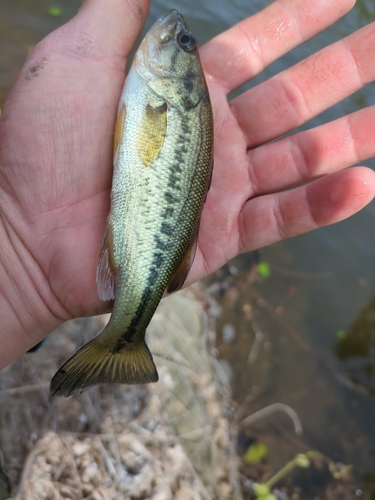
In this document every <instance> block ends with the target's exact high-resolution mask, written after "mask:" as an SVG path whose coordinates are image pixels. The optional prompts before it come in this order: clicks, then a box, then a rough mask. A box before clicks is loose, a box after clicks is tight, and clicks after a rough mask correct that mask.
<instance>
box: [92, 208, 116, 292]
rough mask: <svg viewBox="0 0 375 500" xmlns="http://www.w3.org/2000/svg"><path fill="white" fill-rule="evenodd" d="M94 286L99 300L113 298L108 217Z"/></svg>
mask: <svg viewBox="0 0 375 500" xmlns="http://www.w3.org/2000/svg"><path fill="white" fill-rule="evenodd" d="M96 285H97V289H98V295H99V297H100V298H101V300H112V299H114V298H115V285H116V266H115V263H114V259H113V231H112V223H111V219H110V218H109V217H108V219H107V226H106V229H105V233H104V238H103V241H102V247H101V249H100V255H99V262H98V267H97V270H96Z"/></svg>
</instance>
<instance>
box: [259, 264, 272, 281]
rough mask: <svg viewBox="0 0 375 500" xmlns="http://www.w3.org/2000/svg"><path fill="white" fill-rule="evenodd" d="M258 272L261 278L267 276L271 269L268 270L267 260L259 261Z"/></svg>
mask: <svg viewBox="0 0 375 500" xmlns="http://www.w3.org/2000/svg"><path fill="white" fill-rule="evenodd" d="M257 269H258V273H259V274H260V275H261V276H263V278H269V276H270V274H271V271H270V266H269V265H268V264H267V262H259V264H258V265H257Z"/></svg>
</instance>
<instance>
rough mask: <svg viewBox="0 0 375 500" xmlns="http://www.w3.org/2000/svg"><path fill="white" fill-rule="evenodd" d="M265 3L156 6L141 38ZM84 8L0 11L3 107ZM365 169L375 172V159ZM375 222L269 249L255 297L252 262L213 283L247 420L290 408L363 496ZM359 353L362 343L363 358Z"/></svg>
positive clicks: (307, 49)
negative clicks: (38, 55) (177, 20)
mask: <svg viewBox="0 0 375 500" xmlns="http://www.w3.org/2000/svg"><path fill="white" fill-rule="evenodd" d="M269 3H271V2H269V1H261V0H253V1H251V2H249V1H248V0H216V1H215V2H202V1H192V0H191V1H190V2H185V1H182V0H180V1H177V0H176V1H172V0H156V1H154V2H153V4H152V7H151V13H150V17H149V20H148V21H147V24H146V27H145V30H147V29H148V28H149V27H150V25H151V24H152V23H153V22H154V21H155V19H156V18H157V17H159V15H161V14H163V13H164V12H165V11H166V10H168V9H170V8H177V9H178V10H179V11H180V12H181V13H182V14H183V15H184V16H185V17H186V19H187V21H188V24H189V27H190V28H191V30H192V31H193V32H194V33H195V34H196V35H197V38H198V40H199V42H200V44H201V45H202V44H203V43H204V42H206V41H207V40H209V39H210V38H212V37H213V36H215V35H216V34H218V33H220V32H221V31H223V30H224V29H226V28H228V27H229V26H232V25H233V24H235V23H236V22H238V21H240V20H242V19H244V18H245V17H247V16H249V15H251V14H253V13H255V12H257V11H259V10H260V9H261V8H263V7H264V6H266V5H268V4H269ZM79 4H80V2H78V1H77V0H64V1H63V0H60V1H57V0H56V1H53V2H52V1H50V0H12V1H10V0H0V107H1V106H2V104H3V102H4V99H5V97H6V95H7V92H8V90H9V88H10V86H11V85H12V83H13V82H14V80H15V77H16V75H17V73H18V71H19V69H20V67H21V65H22V64H23V62H24V60H25V58H26V57H27V54H28V53H29V51H30V50H31V48H32V47H33V46H34V45H35V44H36V43H37V42H38V41H39V40H40V39H41V38H43V37H44V36H45V35H47V34H48V33H49V32H51V31H52V30H54V29H55V28H57V27H58V26H59V25H61V24H63V23H64V22H66V21H67V20H69V19H70V18H71V17H72V16H73V15H74V14H75V12H76V11H77V8H78V6H79ZM51 6H56V7H59V8H60V9H61V15H59V16H52V15H51V14H49V12H48V9H49V8H50V7H51ZM372 20H375V4H374V3H373V1H372V0H360V1H358V2H357V5H356V7H355V9H354V10H353V11H352V12H351V13H349V14H348V15H346V16H345V17H344V18H343V19H342V20H340V21H339V22H337V23H335V25H333V26H332V27H331V28H329V29H328V30H326V31H324V32H323V33H321V34H320V35H318V36H316V37H314V38H313V39H312V40H310V41H308V42H306V43H305V44H303V45H302V46H301V47H298V48H296V49H294V50H292V51H291V52H290V53H289V54H287V55H286V56H285V57H283V58H281V59H280V60H278V61H276V62H275V63H273V64H272V65H271V66H270V67H268V68H266V69H265V71H264V72H262V74H260V75H259V76H258V77H256V78H255V79H254V80H253V81H252V82H250V83H249V84H248V85H247V86H246V88H248V87H251V86H254V85H257V84H259V83H260V82H261V81H264V80H266V79H268V78H269V77H270V76H272V75H274V74H276V73H278V72H279V71H282V70H284V69H285V68H287V67H290V66H292V65H293V64H295V63H297V62H298V61H300V60H302V59H303V58H305V57H307V56H308V55H310V54H312V53H314V52H316V51H317V50H319V49H321V48H323V47H324V46H326V45H328V44H330V43H333V42H335V41H337V40H339V39H341V38H342V37H344V36H346V35H347V34H349V33H351V32H353V31H355V30H356V29H358V28H360V27H362V26H364V25H365V24H367V23H368V22H370V21H372ZM374 102H375V86H374V84H370V85H369V86H367V87H366V88H365V89H363V90H362V91H360V92H357V93H355V94H354V95H352V96H351V97H349V98H347V99H345V100H344V101H343V102H341V103H340V104H337V105H335V106H334V107H333V108H331V109H330V110H328V111H326V112H324V113H322V114H321V115H319V116H317V117H316V118H314V119H312V120H311V121H310V122H309V123H308V124H306V125H305V126H304V127H303V128H308V127H311V126H317V125H320V124H322V123H325V122H327V121H330V120H333V119H336V118H339V117H341V116H343V115H344V114H347V113H350V112H353V111H355V110H357V109H358V108H360V107H363V106H366V105H370V104H372V103H374ZM365 164H366V165H368V166H370V167H371V168H375V162H374V160H373V159H372V160H370V161H367V162H365ZM374 219H375V203H371V204H370V205H369V206H368V207H367V208H366V209H364V210H363V211H361V212H360V213H359V214H357V215H355V216H354V217H352V218H350V219H349V220H347V221H344V222H342V223H340V224H336V225H335V226H330V227H328V228H322V229H320V230H318V231H315V232H313V233H310V234H307V235H303V236H300V237H297V238H293V239H290V240H288V241H285V242H281V243H278V244H276V245H273V246H271V247H269V248H266V249H263V250H261V252H260V257H259V256H257V258H260V259H261V260H262V261H266V262H267V263H268V264H269V266H270V271H271V275H270V277H269V278H267V279H259V280H258V281H256V282H255V283H254V279H253V278H251V279H250V282H251V286H249V282H246V278H247V277H248V276H249V273H250V269H251V266H252V264H253V257H254V256H251V255H250V256H249V255H246V256H240V257H238V258H237V259H235V260H234V261H233V262H232V265H233V266H234V268H235V269H237V270H238V273H237V275H234V274H233V272H232V274H231V273H230V272H229V270H228V268H227V267H226V268H225V269H224V270H222V271H221V273H218V274H217V275H216V276H214V277H212V278H210V279H209V280H208V283H213V282H216V281H218V279H220V280H222V282H223V283H226V284H227V285H226V286H227V288H226V289H225V290H224V289H221V291H220V292H218V293H217V294H216V295H217V297H218V298H219V299H220V300H221V302H222V304H223V306H224V312H223V315H222V318H221V320H220V321H221V325H219V332H221V331H222V330H223V327H224V331H226V332H229V331H230V332H231V335H230V336H228V335H227V336H226V337H225V339H221V338H219V342H218V349H219V358H225V359H227V360H228V361H229V363H230V365H229V368H228V367H227V370H230V371H231V373H232V385H233V393H234V398H235V400H236V401H237V402H238V404H241V403H242V402H244V401H247V403H245V406H244V411H245V412H246V414H249V413H251V412H253V411H256V410H258V409H260V408H262V407H264V406H266V405H267V404H271V403H274V402H282V403H285V404H288V405H290V406H292V407H293V409H294V410H295V411H297V413H298V415H299V417H300V419H301V421H302V423H303V426H304V430H305V433H304V436H303V440H304V442H306V443H307V444H308V446H310V447H311V448H315V449H318V450H320V451H322V452H323V453H325V454H327V455H328V456H330V457H331V458H333V459H334V460H338V461H343V462H345V463H352V464H353V465H354V476H355V482H356V486H357V488H358V489H362V490H363V491H370V489H371V488H372V487H373V486H371V483H375V476H374V475H373V474H374V471H375V426H374V425H373V422H374V419H375V399H374V392H375V382H374V380H373V379H372V373H373V366H374V364H375V362H374V350H373V345H374V343H375V335H374V331H375V326H374V325H375V320H373V319H372V310H373V308H374V307H375V306H374V307H372V306H373V303H372V301H373V297H374V295H375V252H374V248H375V230H374V229H373V228H374V227H375V224H374V223H375V220H374ZM232 271H233V269H232ZM366 307H367V309H366ZM249 308H250V309H249ZM249 311H250V312H249ZM374 316H375V315H374ZM254 330H256V331H258V334H259V335H260V336H259V335H258V337H257V338H258V340H259V353H258V355H257V356H256V357H254V359H253V358H251V359H252V361H251V363H250V364H249V362H248V360H249V353H250V352H251V349H252V347H254V338H255V333H256V331H254ZM345 336H346V338H344V337H345ZM340 339H341V340H340ZM348 339H349V340H348ZM356 339H359V340H358V341H357V340H356ZM358 342H362V344H361V345H360V346H359V347H358ZM351 353H355V354H356V356H353V355H352V354H351ZM358 353H359V354H358ZM277 423H278V425H281V426H282V428H283V429H286V431H285V432H286V433H287V436H288V439H289V438H290V437H291V435H292V430H290V432H289V427H291V425H290V422H289V421H288V420H287V418H286V417H285V419H284V417H280V420H279V421H277ZM275 453H276V452H275Z"/></svg>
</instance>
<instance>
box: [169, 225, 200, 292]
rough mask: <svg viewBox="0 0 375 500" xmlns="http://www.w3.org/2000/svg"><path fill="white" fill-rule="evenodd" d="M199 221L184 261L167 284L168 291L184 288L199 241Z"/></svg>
mask: <svg viewBox="0 0 375 500" xmlns="http://www.w3.org/2000/svg"><path fill="white" fill-rule="evenodd" d="M199 222H200V221H198V224H197V225H196V227H195V229H194V232H193V234H192V236H191V240H190V243H189V246H188V248H187V250H186V252H185V255H184V257H183V259H182V261H181V262H180V264H179V266H178V268H177V269H176V271H175V272H174V273H173V275H172V276H171V279H170V280H169V282H168V285H167V292H168V293H172V292H176V291H177V290H180V289H181V288H182V285H183V284H184V283H185V280H186V278H187V275H188V274H189V271H190V269H191V266H192V265H193V262H194V257H195V252H196V250H197V243H198V234H199Z"/></svg>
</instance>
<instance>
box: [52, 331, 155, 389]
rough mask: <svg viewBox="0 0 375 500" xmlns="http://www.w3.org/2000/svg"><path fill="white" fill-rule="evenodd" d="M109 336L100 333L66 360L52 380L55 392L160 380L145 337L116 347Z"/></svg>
mask: <svg viewBox="0 0 375 500" xmlns="http://www.w3.org/2000/svg"><path fill="white" fill-rule="evenodd" d="M103 337H104V338H103ZM106 337H107V336H102V335H99V336H98V337H96V338H95V339H93V340H92V341H91V342H89V343H88V344H86V345H84V346H83V347H82V348H81V349H80V350H79V351H77V352H76V353H75V354H74V356H72V357H71V358H70V359H68V361H66V363H64V364H63V366H62V367H61V368H60V369H59V370H58V372H57V373H56V374H55V375H54V377H53V379H52V380H51V387H50V391H51V395H52V396H65V397H68V396H70V395H72V394H74V393H77V392H83V391H85V390H87V389H89V388H90V387H93V386H95V385H97V384H102V383H116V384H146V383H148V382H157V381H158V379H159V376H158V372H157V369H156V366H155V364H154V361H153V359H152V355H151V352H150V350H149V348H148V347H147V345H146V342H144V340H142V342H140V343H137V344H131V345H129V346H127V347H124V348H122V349H121V350H114V349H113V348H111V346H110V345H108V342H106V341H107V339H108V337H107V338H106Z"/></svg>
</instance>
